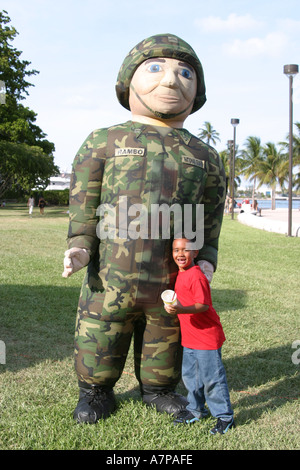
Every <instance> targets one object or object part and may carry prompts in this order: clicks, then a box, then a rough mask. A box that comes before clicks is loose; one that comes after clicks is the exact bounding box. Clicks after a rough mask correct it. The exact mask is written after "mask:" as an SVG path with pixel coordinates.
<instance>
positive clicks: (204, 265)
mask: <svg viewBox="0 0 300 470" xmlns="http://www.w3.org/2000/svg"><path fill="white" fill-rule="evenodd" d="M198 265H199V267H200V269H201V271H202V272H203V273H204V274H205V276H206V277H207V279H208V282H209V283H211V281H212V277H213V274H214V267H213V265H212V264H211V263H210V262H209V261H205V260H201V261H198Z"/></svg>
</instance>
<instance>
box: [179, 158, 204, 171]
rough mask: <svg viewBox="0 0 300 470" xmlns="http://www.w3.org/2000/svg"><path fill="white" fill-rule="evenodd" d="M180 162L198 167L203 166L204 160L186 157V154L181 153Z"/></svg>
mask: <svg viewBox="0 0 300 470" xmlns="http://www.w3.org/2000/svg"><path fill="white" fill-rule="evenodd" d="M182 163H185V164H186V165H193V166H198V167H200V168H205V161H204V160H198V158H193V157H188V156H187V155H182Z"/></svg>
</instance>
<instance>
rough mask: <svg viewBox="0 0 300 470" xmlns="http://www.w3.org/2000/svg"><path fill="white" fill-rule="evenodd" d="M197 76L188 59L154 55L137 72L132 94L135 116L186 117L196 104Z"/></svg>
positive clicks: (132, 110) (131, 99)
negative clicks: (186, 60)
mask: <svg viewBox="0 0 300 470" xmlns="http://www.w3.org/2000/svg"><path fill="white" fill-rule="evenodd" d="M196 93H197V75H196V72H195V70H194V68H193V67H192V66H191V65H189V64H188V63H186V62H181V61H179V60H177V59H170V58H164V57H162V58H151V59H148V60H146V61H145V62H143V63H142V64H141V65H140V66H139V67H138V68H137V70H136V71H135V73H134V75H133V77H132V80H131V84H130V94H129V104H130V109H131V112H132V113H133V114H134V115H140V116H149V117H158V118H160V119H173V118H178V119H180V120H182V121H183V120H184V119H185V118H186V117H187V116H188V115H189V114H190V113H191V109H192V107H193V105H194V100H195V97H196Z"/></svg>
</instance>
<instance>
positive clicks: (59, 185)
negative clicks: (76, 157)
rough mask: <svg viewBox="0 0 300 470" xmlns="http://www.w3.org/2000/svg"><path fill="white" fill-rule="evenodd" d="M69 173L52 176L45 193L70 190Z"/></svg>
mask: <svg viewBox="0 0 300 470" xmlns="http://www.w3.org/2000/svg"><path fill="white" fill-rule="evenodd" d="M70 179H71V173H68V172H62V173H61V174H60V175H59V176H52V177H51V178H50V184H49V186H47V188H46V189H45V191H63V190H64V189H69V188H70Z"/></svg>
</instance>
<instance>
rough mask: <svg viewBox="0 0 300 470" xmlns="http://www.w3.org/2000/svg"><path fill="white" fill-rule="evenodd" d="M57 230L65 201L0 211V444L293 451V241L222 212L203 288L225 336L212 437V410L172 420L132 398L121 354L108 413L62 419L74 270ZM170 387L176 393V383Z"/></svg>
mask: <svg viewBox="0 0 300 470" xmlns="http://www.w3.org/2000/svg"><path fill="white" fill-rule="evenodd" d="M67 227H68V215H67V209H66V208H59V207H57V208H49V207H47V208H46V210H45V215H44V216H43V217H42V216H40V215H39V213H38V210H37V209H34V214H33V217H32V218H31V219H30V218H29V216H28V211H27V208H26V207H25V206H22V205H19V206H17V205H14V206H9V205H8V206H7V207H6V208H5V209H4V208H1V209H0V250H1V251H0V253H1V262H0V340H1V341H2V342H4V343H5V346H6V355H5V357H6V364H0V449H10V450H14V449H15V450H16V449H66V450H69V449H78V450H79V449H88V450H93V449H102V450H115V451H117V450H141V449H144V450H146V449H149V450H183V451H186V450H198V449H199V450H202V449H203V450H217V449H220V450H221V449H226V450H227V449H228V450H229V449H230V450H238V449H241V450H246V449H249V450H251V449H253V450H254V449H299V448H300V445H299V431H300V429H299V423H300V411H299V388H300V387H299V386H300V378H299V368H300V365H299V364H297V362H299V358H300V351H299V352H298V353H297V350H295V349H293V348H292V344H293V342H294V341H296V340H298V341H299V340H300V329H299V324H300V320H299V259H300V240H299V238H287V237H285V236H283V235H277V234H274V233H268V232H264V231H260V230H256V229H253V228H249V227H246V226H244V225H241V224H239V223H238V222H237V221H236V220H234V221H232V220H231V218H230V217H227V216H225V219H224V224H223V228H222V234H221V239H220V249H219V266H218V270H217V272H216V273H215V275H214V279H213V282H212V296H213V302H214V306H215V308H216V310H217V312H218V313H219V315H220V318H221V321H222V323H223V327H224V330H225V334H226V337H227V340H226V342H225V344H224V346H223V359H224V364H225V367H226V370H227V378H228V384H229V388H230V395H231V400H232V404H233V407H234V412H235V421H236V428H235V429H234V430H231V431H230V432H228V433H227V434H226V435H224V436H220V435H217V436H211V435H210V434H209V430H210V429H211V427H212V426H213V424H214V423H215V420H214V419H213V418H212V417H209V418H208V419H207V420H205V421H204V422H200V423H197V424H195V425H192V426H191V427H182V426H176V427H175V426H173V421H172V419H171V418H170V416H168V415H162V414H159V413H157V412H156V411H155V410H153V409H149V408H147V407H146V406H145V405H144V404H143V403H142V402H141V399H140V394H139V391H138V386H137V385H138V384H137V380H136V379H135V376H134V369H133V358H132V352H131V353H130V355H129V357H128V360H127V363H126V366H125V370H124V373H123V375H122V378H121V379H120V380H119V382H118V383H117V385H116V387H115V392H116V396H117V400H118V409H117V411H116V412H115V413H114V414H113V415H112V416H111V417H110V418H108V419H107V420H105V421H99V422H98V423H97V424H96V425H77V424H75V423H74V422H73V419H72V413H73V409H74V408H75V406H76V403H77V400H78V388H77V379H76V376H75V372H74V367H73V335H74V327H75V315H76V307H77V301H78V297H79V290H80V286H81V281H82V277H83V274H84V273H83V272H81V273H77V274H75V275H73V276H72V277H71V278H69V279H64V278H62V277H61V273H62V263H63V254H64V251H65V249H66V234H67ZM2 344H3V343H2ZM299 349H300V347H299V346H298V350H299ZM293 354H294V356H293V357H294V358H296V359H298V360H296V361H295V360H294V361H293V360H292V355H293ZM0 359H1V358H0ZM0 362H1V360H0ZM2 362H3V357H2ZM179 391H180V392H182V393H185V390H184V388H183V386H182V385H181V386H180V387H179Z"/></svg>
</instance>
